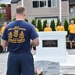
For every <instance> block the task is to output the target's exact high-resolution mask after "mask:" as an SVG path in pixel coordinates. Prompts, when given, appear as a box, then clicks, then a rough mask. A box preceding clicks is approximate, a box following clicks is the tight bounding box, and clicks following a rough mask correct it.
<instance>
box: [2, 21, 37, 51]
mask: <svg viewBox="0 0 75 75" xmlns="http://www.w3.org/2000/svg"><path fill="white" fill-rule="evenodd" d="M37 37H38V34H37V32H36V30H35V27H34V26H33V25H32V24H30V23H28V22H25V21H23V20H16V21H13V22H10V23H9V24H8V25H7V27H6V28H5V30H4V33H3V36H2V39H3V40H6V41H8V51H9V52H27V51H30V50H31V47H30V39H32V40H33V39H35V38H37Z"/></svg>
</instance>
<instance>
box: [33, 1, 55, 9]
mask: <svg viewBox="0 0 75 75" xmlns="http://www.w3.org/2000/svg"><path fill="white" fill-rule="evenodd" d="M32 3H33V8H38V7H55V6H56V0H33V2H32Z"/></svg>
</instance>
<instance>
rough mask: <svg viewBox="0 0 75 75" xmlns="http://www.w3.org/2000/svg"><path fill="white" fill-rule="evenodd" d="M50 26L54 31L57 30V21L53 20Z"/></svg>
mask: <svg viewBox="0 0 75 75" xmlns="http://www.w3.org/2000/svg"><path fill="white" fill-rule="evenodd" d="M50 27H51V28H52V31H55V22H54V20H52V21H51V23H50Z"/></svg>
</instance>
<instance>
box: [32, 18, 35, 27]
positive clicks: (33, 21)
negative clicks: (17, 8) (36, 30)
mask: <svg viewBox="0 0 75 75" xmlns="http://www.w3.org/2000/svg"><path fill="white" fill-rule="evenodd" d="M31 23H32V24H33V25H34V26H35V27H36V22H35V20H34V19H33V20H32V22H31Z"/></svg>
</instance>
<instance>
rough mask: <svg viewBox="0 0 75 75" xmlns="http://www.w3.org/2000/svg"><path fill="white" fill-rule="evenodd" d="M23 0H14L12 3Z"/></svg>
mask: <svg viewBox="0 0 75 75" xmlns="http://www.w3.org/2000/svg"><path fill="white" fill-rule="evenodd" d="M19 1H21V0H12V1H11V3H18V2H19Z"/></svg>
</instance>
